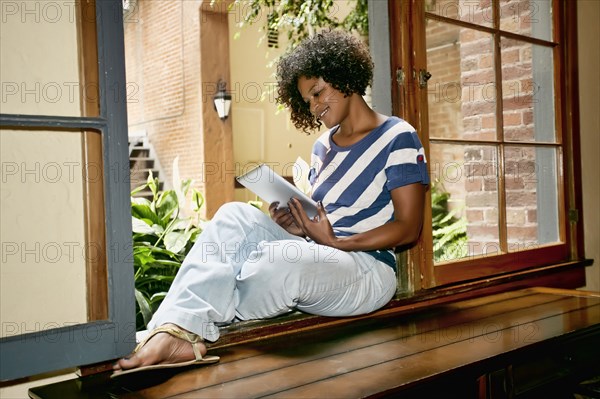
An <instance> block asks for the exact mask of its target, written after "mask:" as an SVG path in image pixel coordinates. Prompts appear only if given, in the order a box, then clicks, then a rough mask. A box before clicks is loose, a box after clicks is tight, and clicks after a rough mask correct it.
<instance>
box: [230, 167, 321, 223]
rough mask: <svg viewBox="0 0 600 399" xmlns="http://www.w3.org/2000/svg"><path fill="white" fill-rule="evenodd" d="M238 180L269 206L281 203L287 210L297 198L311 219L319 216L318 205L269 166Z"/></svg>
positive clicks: (242, 176) (280, 205) (246, 174)
mask: <svg viewBox="0 0 600 399" xmlns="http://www.w3.org/2000/svg"><path fill="white" fill-rule="evenodd" d="M236 180H237V181H238V182H240V184H241V185H243V186H244V187H246V188H247V189H249V190H251V191H252V192H254V193H255V194H256V195H258V196H259V197H260V198H262V199H263V200H264V201H266V202H267V203H268V204H272V203H273V202H279V207H280V208H287V203H288V202H289V201H290V199H291V198H292V197H295V198H297V199H298V200H300V203H301V204H302V206H303V207H304V210H305V211H306V214H307V215H308V217H309V218H313V217H315V216H316V215H317V203H316V202H315V201H313V200H312V199H311V198H310V197H309V196H308V195H306V194H304V193H303V192H302V191H301V190H300V189H299V188H298V187H296V186H294V185H293V184H292V183H290V182H289V181H287V180H285V179H284V178H283V177H281V176H280V175H278V174H277V173H275V171H274V170H273V169H271V168H270V167H269V166H268V165H265V164H261V165H259V166H258V167H256V168H254V169H252V170H250V171H249V172H247V173H244V174H243V175H241V176H238V177H236Z"/></svg>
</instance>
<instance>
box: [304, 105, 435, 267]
mask: <svg viewBox="0 0 600 399" xmlns="http://www.w3.org/2000/svg"><path fill="white" fill-rule="evenodd" d="M337 129H338V127H337V126H336V127H334V128H332V129H331V130H329V131H327V132H325V133H324V134H322V135H321V137H319V138H318V139H317V141H316V142H315V144H314V146H313V153H312V156H311V170H310V173H309V181H310V183H311V185H312V198H313V199H314V200H315V201H322V202H323V205H324V206H325V210H326V211H327V218H328V219H329V221H330V223H331V225H332V227H333V230H334V232H335V234H336V235H337V236H350V235H353V234H357V233H362V232H365V231H368V230H371V229H374V228H376V227H379V226H381V225H384V224H385V223H388V222H390V221H392V220H393V219H394V206H393V204H392V196H391V194H390V191H391V190H393V189H395V188H398V187H402V186H405V185H408V184H412V183H417V182H421V183H422V184H429V175H428V173H427V167H426V161H425V153H424V150H423V146H422V145H421V141H420V140H419V137H418V136H417V133H416V132H415V129H414V128H413V127H412V126H411V125H410V124H408V123H407V122H405V121H404V120H402V119H400V118H397V117H395V116H392V117H389V118H388V119H387V120H386V121H385V122H384V123H383V124H382V125H380V126H379V127H377V128H376V129H375V130H373V131H372V132H371V133H369V134H368V135H367V136H366V137H364V138H363V139H361V140H360V141H359V142H357V143H355V144H352V145H351V146H348V147H340V146H338V145H336V144H335V143H334V142H333V139H332V136H333V134H334V133H335V132H336V131H337ZM368 253H370V254H371V255H373V256H374V257H375V258H376V259H378V260H380V261H383V262H385V263H387V264H388V265H390V266H391V267H393V268H394V269H395V268H396V262H395V257H394V253H393V251H392V250H382V251H368Z"/></svg>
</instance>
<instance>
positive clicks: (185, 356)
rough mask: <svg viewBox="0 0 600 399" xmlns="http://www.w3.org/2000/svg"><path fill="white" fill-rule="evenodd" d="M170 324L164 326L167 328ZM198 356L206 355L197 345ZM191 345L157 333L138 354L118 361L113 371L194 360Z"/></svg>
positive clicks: (165, 334)
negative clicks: (198, 349)
mask: <svg viewBox="0 0 600 399" xmlns="http://www.w3.org/2000/svg"><path fill="white" fill-rule="evenodd" d="M169 325H172V324H165V326H169ZM197 345H199V348H200V354H201V355H202V356H204V355H205V354H206V346H205V345H204V344H203V343H198V344H197ZM194 359H195V356H194V349H193V348H192V344H190V343H189V342H187V341H184V340H182V339H179V338H176V337H174V336H172V335H170V334H167V333H159V334H156V335H155V336H154V337H152V338H151V339H150V340H149V341H148V342H147V343H146V345H144V346H143V347H142V348H141V349H140V350H139V351H138V352H136V353H133V354H131V355H130V356H128V357H124V358H123V359H120V360H119V361H118V362H117V363H116V364H115V365H114V366H113V370H115V371H118V370H128V369H132V368H137V367H142V366H150V365H154V364H163V363H170V364H172V363H182V362H186V361H188V360H194Z"/></svg>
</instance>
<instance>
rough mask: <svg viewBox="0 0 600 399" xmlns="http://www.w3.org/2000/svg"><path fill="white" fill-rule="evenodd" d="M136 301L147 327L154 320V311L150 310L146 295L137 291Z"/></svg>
mask: <svg viewBox="0 0 600 399" xmlns="http://www.w3.org/2000/svg"><path fill="white" fill-rule="evenodd" d="M135 300H136V301H137V304H138V307H139V309H140V312H141V313H142V317H143V318H144V324H145V325H146V326H147V325H148V323H150V320H151V319H152V309H151V308H150V301H149V300H148V299H147V298H146V297H145V296H144V294H143V293H142V292H141V291H139V290H138V289H137V288H136V289H135Z"/></svg>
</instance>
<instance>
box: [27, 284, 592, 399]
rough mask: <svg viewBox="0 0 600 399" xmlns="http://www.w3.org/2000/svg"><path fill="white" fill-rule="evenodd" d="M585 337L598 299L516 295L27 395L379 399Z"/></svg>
mask: <svg viewBox="0 0 600 399" xmlns="http://www.w3.org/2000/svg"><path fill="white" fill-rule="evenodd" d="M590 332H591V333H594V334H597V333H598V332H600V297H598V296H596V295H592V294H587V293H583V292H579V291H566V290H554V289H543V288H541V289H524V290H519V291H513V292H507V293H501V294H495V295H489V296H485V297H481V298H476V299H470V300H464V301H460V302H455V303H450V304H445V305H440V306H435V307H432V308H428V309H426V310H422V311H419V312H416V313H412V314H402V313H400V314H396V313H394V312H383V313H382V314H377V313H376V314H374V315H373V316H372V317H369V318H360V319H356V320H354V321H352V320H348V319H346V320H345V322H344V323H340V324H339V325H334V326H330V327H327V328H324V329H316V330H312V331H307V332H303V333H297V334H290V335H284V336H280V337H270V338H268V339H264V340H261V341H256V342H250V343H244V344H239V345H235V346H231V347H225V348H217V349H213V350H211V351H209V353H210V354H214V355H219V356H221V361H220V362H219V363H218V364H215V365H211V366H205V367H200V368H193V369H187V370H184V371H179V372H177V373H174V372H165V371H161V372H154V374H152V375H150V374H146V375H145V376H144V377H143V379H138V380H135V381H134V380H130V381H120V382H119V383H115V382H111V381H108V380H107V379H106V375H105V376H103V377H99V376H93V377H85V378H81V379H80V381H66V382H61V383H57V384H52V385H48V386H44V387H39V388H33V389H31V390H30V395H31V396H32V397H34V398H49V397H56V395H54V396H53V394H52V392H54V393H56V392H62V393H63V394H64V393H66V392H70V393H73V395H74V396H73V397H77V394H76V391H77V390H78V391H79V392H81V393H83V392H85V391H87V392H88V393H89V392H100V391H102V392H105V393H107V394H110V395H113V397H123V398H238V397H244V398H246V397H273V398H289V397H293V398H322V397H339V398H355V397H370V396H385V395H386V394H392V393H395V392H398V391H402V390H407V392H410V390H411V389H414V388H416V387H419V386H422V385H424V384H429V383H431V384H437V383H438V382H439V383H440V384H442V383H443V381H444V378H445V377H454V376H458V375H463V376H464V375H469V376H472V377H477V376H478V375H482V374H484V373H487V372H491V371H493V370H495V369H496V368H498V367H502V364H504V362H505V360H506V359H508V358H510V359H511V361H512V360H514V359H515V358H518V357H519V356H522V357H526V356H531V354H532V353H534V352H535V351H538V352H539V351H545V350H548V348H549V345H553V344H554V345H556V344H560V342H561V341H560V340H561V339H568V338H569V337H572V336H574V335H576V334H579V335H581V334H589V333H590ZM138 378H141V377H138ZM161 381H162V383H159V382H161ZM69 384H71V385H72V384H76V386H71V385H69ZM150 384H154V385H152V386H148V385H150ZM440 386H441V385H440ZM60 389H62V391H61V390H60ZM52 390H54V391H52ZM57 390H59V391H57ZM63 397H64V396H63ZM80 397H88V396H87V395H86V396H80Z"/></svg>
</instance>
